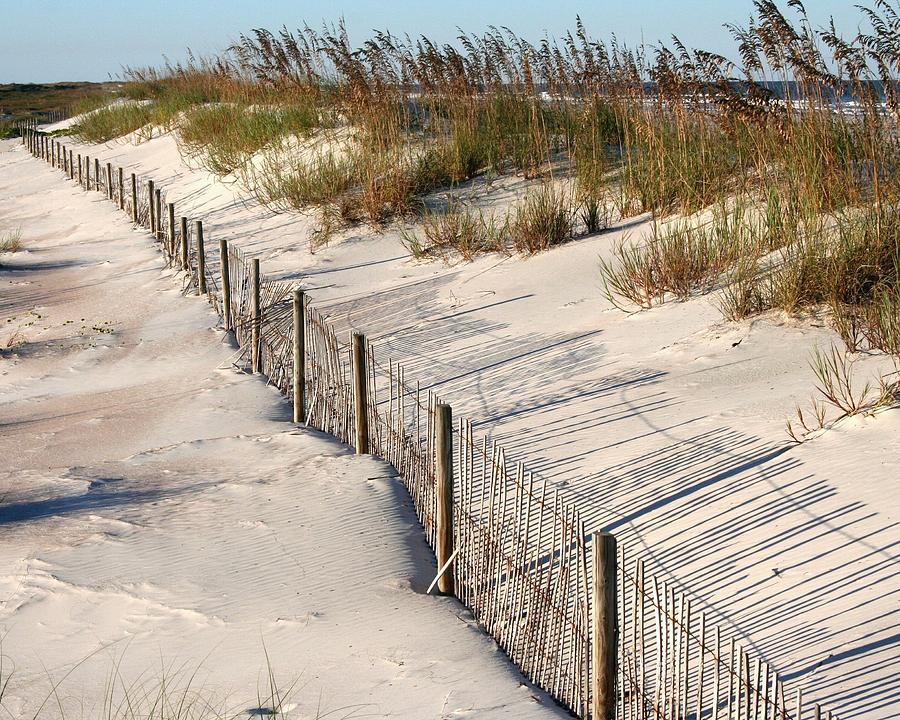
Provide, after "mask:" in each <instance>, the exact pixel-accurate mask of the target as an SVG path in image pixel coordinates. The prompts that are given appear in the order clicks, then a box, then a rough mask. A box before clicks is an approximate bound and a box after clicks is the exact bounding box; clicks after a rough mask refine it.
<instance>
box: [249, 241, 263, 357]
mask: <svg viewBox="0 0 900 720" xmlns="http://www.w3.org/2000/svg"><path fill="white" fill-rule="evenodd" d="M252 267H253V269H252V271H251V274H250V298H251V305H250V313H251V324H250V354H251V357H250V370H251V372H253V373H258V372H259V365H260V362H259V359H260V358H259V352H260V348H259V345H260V343H259V335H260V330H261V327H260V326H261V325H262V308H261V307H260V304H261V298H260V287H259V258H253V266H252Z"/></svg>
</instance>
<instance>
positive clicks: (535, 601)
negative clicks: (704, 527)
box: [23, 128, 837, 720]
mask: <svg viewBox="0 0 900 720" xmlns="http://www.w3.org/2000/svg"><path fill="white" fill-rule="evenodd" d="M24 132H25V135H24V136H23V142H26V143H27V144H28V147H29V149H30V150H31V152H32V153H33V154H35V155H41V153H42V152H45V151H46V149H45V148H44V149H43V150H42V146H41V145H40V143H39V142H35V141H36V139H37V138H38V137H39V136H38V135H37V134H36V132H35V131H34V130H33V129H31V128H27V129H24ZM53 157H54V155H53V154H52V153H47V160H48V162H52V158H53ZM57 157H58V155H57ZM85 164H86V163H85ZM79 167H80V166H79ZM60 168H61V169H63V170H64V169H65V163H63V165H62V166H60ZM69 173H70V175H71V177H72V179H73V180H74V181H76V182H77V180H76V179H75V178H76V173H75V169H74V166H73V167H72V168H70V170H69ZM95 176H96V177H95ZM109 177H110V174H109V173H108V172H106V173H103V172H101V173H95V172H92V173H91V182H90V186H91V187H92V188H93V187H97V188H98V189H100V190H103V191H107V196H108V197H109V193H108V187H107V186H108V182H109V181H108V178H109ZM95 183H96V184H95ZM85 185H87V183H85ZM124 188H125V190H124V197H119V195H117V193H120V192H122V190H123V186H122V185H120V186H119V187H118V188H116V187H113V188H112V190H113V193H112V195H113V200H114V201H115V202H116V203H117V204H118V205H119V206H120V207H121V208H122V209H123V211H124V212H125V213H126V214H127V215H128V216H129V217H134V215H133V214H132V213H133V203H134V200H133V198H132V194H131V188H130V184H125V186H124ZM85 189H88V188H87V187H86V188H85ZM135 189H136V198H137V213H136V217H137V222H138V224H139V225H141V226H144V227H149V225H150V220H151V215H154V216H155V217H156V229H155V232H154V233H153V236H154V239H155V241H156V243H157V245H158V247H159V249H160V251H161V252H162V253H163V255H164V257H165V259H166V262H167V264H168V265H169V266H170V267H174V268H179V269H181V270H183V271H185V274H184V276H183V277H184V280H185V287H186V288H190V289H195V288H197V287H198V284H199V276H198V272H199V263H198V261H197V260H198V258H197V251H198V248H197V246H196V240H193V241H192V238H191V237H190V235H191V233H190V231H188V232H186V233H185V237H182V230H181V228H180V227H179V224H176V225H175V227H174V228H170V227H169V224H168V222H167V219H164V218H162V217H161V215H162V210H163V209H164V208H166V207H167V205H166V199H167V198H166V193H165V191H164V190H162V189H160V188H158V187H157V188H156V189H155V191H154V193H153V194H152V195H151V193H150V188H149V185H148V182H147V181H145V180H144V179H139V181H138V182H137V183H136V185H135ZM173 230H174V232H173ZM181 243H187V250H188V252H187V257H188V267H187V268H182V267H181V262H182V261H181V257H182V256H181V255H180V254H179V248H180V247H181ZM227 252H228V280H229V284H230V288H231V318H230V322H229V323H228V325H229V326H230V327H231V328H232V329H233V330H234V335H235V339H236V340H237V343H238V345H239V347H240V348H241V352H240V353H239V356H238V357H239V361H241V360H243V361H246V362H247V363H248V365H249V364H250V363H249V349H250V345H251V335H252V330H253V323H254V319H253V315H252V305H253V298H252V293H253V278H252V264H251V262H249V261H248V259H247V258H246V257H245V255H244V254H243V252H241V250H240V248H238V247H236V246H235V245H234V244H233V243H232V244H229V245H228V250H227ZM209 260H210V258H207V262H206V263H205V280H206V288H207V297H208V299H209V301H210V303H211V304H212V306H213V308H214V309H215V310H216V311H217V312H218V313H219V315H220V317H222V318H223V319H224V312H225V306H224V302H223V299H222V287H221V286H222V283H221V282H220V275H219V274H218V273H217V272H216V271H215V268H216V265H217V263H213V262H210V261H209ZM219 271H220V272H221V268H219ZM292 292H293V287H292V285H291V284H290V283H286V282H281V281H275V280H270V279H266V278H265V277H263V278H261V281H260V310H261V312H260V325H259V337H260V371H261V372H262V373H263V374H264V375H265V376H266V377H267V378H268V382H269V383H271V384H272V385H274V386H275V387H277V388H278V389H279V390H280V391H281V392H282V393H284V394H285V395H287V396H288V397H290V396H291V394H292V393H293V375H294V366H293V363H294V359H293V333H294V331H295V328H294V327H293V315H292V306H291V295H292ZM304 308H305V309H304V315H303V322H304V325H305V338H306V342H305V349H306V350H305V352H306V355H305V358H304V362H305V368H306V372H305V386H304V392H305V397H306V400H307V401H306V417H305V420H306V423H307V424H308V425H309V426H311V427H314V428H317V429H319V430H322V431H323V432H327V433H329V434H331V435H333V436H334V437H336V438H338V439H340V440H341V441H343V442H345V443H347V444H351V443H352V442H354V432H353V418H354V415H355V411H356V408H355V407H354V399H353V397H354V394H353V392H352V388H351V380H350V379H351V377H352V374H351V357H350V348H349V346H348V344H347V343H345V342H342V341H341V340H340V339H339V338H338V334H337V331H336V329H335V326H334V324H332V323H330V322H329V320H328V318H327V317H325V316H324V315H323V314H322V313H321V312H319V311H318V310H317V309H316V308H314V307H312V306H311V305H310V304H308V303H307V304H305V305H304ZM365 355H366V367H367V371H368V374H367V377H366V379H365V382H366V387H367V393H366V397H367V407H366V415H367V418H368V433H369V438H368V440H369V442H368V446H369V448H370V451H371V452H372V453H373V454H374V455H376V456H378V457H380V458H382V459H384V460H385V461H387V462H388V463H390V464H391V465H392V466H393V467H394V468H395V469H396V471H397V473H398V475H399V477H400V479H401V481H402V482H403V484H404V486H405V487H406V489H407V491H408V492H409V495H410V498H411V499H412V502H413V507H414V509H415V512H416V515H417V517H418V519H419V521H420V523H421V524H422V528H423V530H424V534H425V539H426V540H427V542H428V543H429V544H430V545H431V547H432V548H434V547H435V544H436V532H437V500H438V499H437V495H436V457H435V432H436V431H435V426H434V422H433V417H434V410H435V406H436V405H437V404H438V403H439V402H441V398H440V397H438V396H437V395H436V394H435V393H434V391H433V390H427V391H424V392H423V391H422V390H421V385H420V384H419V383H418V382H415V383H413V381H411V380H409V379H408V378H407V377H406V372H405V370H404V368H403V366H402V364H401V363H398V362H395V361H394V360H393V359H392V358H388V359H387V361H386V364H385V361H384V358H379V357H378V354H377V352H376V348H375V347H374V346H373V345H372V344H371V343H370V344H368V345H367V347H366V352H365ZM475 427H476V426H475V425H474V424H473V423H472V422H471V421H469V420H467V419H465V418H462V419H458V425H457V428H456V429H455V431H454V435H455V449H456V455H455V458H454V463H453V480H454V498H453V500H454V502H453V529H454V538H453V539H454V547H455V548H456V551H455V552H456V555H455V559H454V561H453V564H452V573H453V578H454V587H455V592H456V595H457V597H458V598H459V600H460V601H461V602H462V603H463V604H464V605H465V606H466V607H467V608H469V609H470V610H471V612H472V615H473V616H474V618H475V619H476V621H477V622H478V623H479V624H480V625H481V626H482V627H483V628H484V630H485V631H486V632H487V633H489V634H490V635H491V636H492V637H493V638H494V639H495V640H496V641H497V643H498V645H499V646H500V647H501V648H502V649H503V650H504V651H505V652H506V653H507V654H508V655H509V657H510V658H512V660H513V661H514V662H515V663H516V664H517V665H518V666H519V668H521V670H522V672H523V673H524V674H525V676H526V677H528V678H529V679H530V680H531V681H532V682H534V683H535V684H536V685H538V686H540V687H541V688H543V689H545V690H546V691H547V692H549V693H550V694H551V695H552V696H553V697H554V698H555V699H556V700H557V701H559V702H560V703H561V704H562V705H563V706H565V707H567V708H568V709H570V710H571V711H572V712H574V713H575V714H576V715H578V716H580V717H582V718H588V717H590V716H591V708H592V700H593V698H592V697H591V692H592V677H593V672H594V668H593V667H592V657H591V638H592V637H593V628H592V627H591V622H592V617H593V614H592V610H593V608H592V602H593V600H592V586H591V581H592V578H591V576H590V570H589V569H590V568H591V567H592V566H593V563H592V560H593V558H592V557H591V545H590V543H589V542H588V539H589V537H590V536H589V534H588V533H587V532H586V530H585V527H584V524H583V522H582V520H581V517H580V513H579V511H578V509H577V508H576V507H575V506H574V505H573V504H572V503H569V502H566V501H565V500H564V499H563V498H562V496H561V495H560V494H559V492H558V491H557V489H556V488H555V487H551V486H549V485H548V483H547V481H546V480H544V479H542V478H540V477H537V476H535V475H533V474H532V473H530V472H529V471H528V469H527V467H526V466H525V465H524V464H522V463H516V464H512V463H510V462H509V461H508V460H507V455H506V452H505V450H504V448H503V447H501V446H500V445H498V444H497V443H495V442H489V441H488V439H487V437H486V436H484V435H482V436H479V435H477V434H476V432H475ZM617 573H618V578H617V602H618V604H617V607H616V608H615V612H616V617H617V627H618V639H617V653H618V655H617V663H616V665H617V667H616V671H617V693H616V696H615V717H616V718H617V720H649V719H651V718H652V719H654V720H706V719H709V718H713V719H715V720H720V719H723V718H727V719H728V720H732V719H734V718H739V719H740V720H744V719H746V720H804V718H809V717H810V714H813V715H814V717H815V718H825V717H826V714H825V713H824V711H822V710H821V708H820V707H819V706H818V705H815V706H813V707H812V709H810V708H804V705H803V698H802V694H801V693H800V692H799V691H797V692H796V693H795V696H794V699H793V703H792V704H791V705H790V706H789V704H788V700H789V698H787V697H786V696H785V688H784V684H783V682H782V680H781V679H780V678H779V677H778V674H777V673H776V672H775V671H774V669H773V668H772V667H770V666H769V665H768V664H767V663H765V662H764V661H763V660H762V659H760V658H751V657H750V655H749V653H748V652H747V651H746V650H745V649H744V647H743V645H742V644H740V643H738V642H737V638H736V637H735V636H734V634H733V633H731V632H729V631H728V629H727V628H725V629H723V628H722V627H720V626H713V625H710V624H708V623H707V617H706V613H705V612H699V613H698V612H695V610H694V607H693V606H692V603H691V599H690V598H689V597H688V596H687V595H686V594H685V593H676V591H675V588H674V587H673V586H672V585H670V584H669V582H668V581H666V580H661V579H660V578H659V577H658V576H656V575H653V574H650V573H648V572H647V571H646V563H645V561H644V559H642V558H639V557H638V558H631V557H627V555H626V554H625V552H624V550H623V551H622V553H621V556H620V557H619V560H618V564H617ZM827 717H828V718H831V720H837V719H836V716H834V715H832V714H831V713H828V714H827ZM598 720H599V719H598Z"/></svg>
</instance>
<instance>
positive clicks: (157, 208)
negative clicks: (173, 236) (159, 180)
mask: <svg viewBox="0 0 900 720" xmlns="http://www.w3.org/2000/svg"><path fill="white" fill-rule="evenodd" d="M153 194H154V195H153V200H151V202H153V205H154V210H153V212H154V216H155V217H156V233H155V234H154V235H155V237H156V239H157V240H159V236H160V235H162V232H163V229H162V190H161V189H160V188H156V189H155V190H154V191H153Z"/></svg>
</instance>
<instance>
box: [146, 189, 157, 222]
mask: <svg viewBox="0 0 900 720" xmlns="http://www.w3.org/2000/svg"><path fill="white" fill-rule="evenodd" d="M147 197H148V200H147V203H148V204H149V206H150V216H149V222H150V232H151V233H152V234H153V235H156V222H157V217H156V213H155V212H154V210H153V181H152V180H148V181H147Z"/></svg>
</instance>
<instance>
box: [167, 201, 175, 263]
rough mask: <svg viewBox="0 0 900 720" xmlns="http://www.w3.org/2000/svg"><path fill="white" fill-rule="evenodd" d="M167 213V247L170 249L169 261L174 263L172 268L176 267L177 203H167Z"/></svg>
mask: <svg viewBox="0 0 900 720" xmlns="http://www.w3.org/2000/svg"><path fill="white" fill-rule="evenodd" d="M166 211H167V212H168V214H169V223H168V226H169V232H168V239H167V241H166V247H167V248H168V249H169V253H168V255H169V260H171V261H172V266H173V267H174V266H175V257H176V256H175V203H166Z"/></svg>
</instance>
